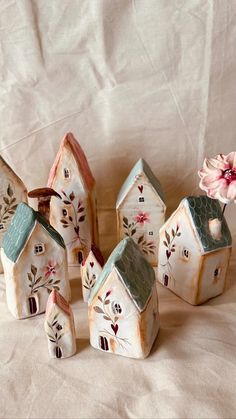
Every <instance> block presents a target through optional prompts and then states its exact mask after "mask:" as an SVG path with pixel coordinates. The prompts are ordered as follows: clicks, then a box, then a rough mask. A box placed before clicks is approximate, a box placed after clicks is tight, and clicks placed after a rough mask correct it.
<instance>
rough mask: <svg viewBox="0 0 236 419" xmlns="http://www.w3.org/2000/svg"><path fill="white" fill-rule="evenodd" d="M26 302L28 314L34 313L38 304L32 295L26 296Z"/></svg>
mask: <svg viewBox="0 0 236 419" xmlns="http://www.w3.org/2000/svg"><path fill="white" fill-rule="evenodd" d="M28 303H29V312H30V314H36V313H37V311H38V304H37V301H36V299H35V297H34V295H31V296H30V297H29V298H28Z"/></svg>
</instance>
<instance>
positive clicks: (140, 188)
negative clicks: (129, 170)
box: [138, 185, 143, 193]
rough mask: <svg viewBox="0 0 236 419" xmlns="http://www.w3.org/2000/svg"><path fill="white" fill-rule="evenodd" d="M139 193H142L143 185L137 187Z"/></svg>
mask: <svg viewBox="0 0 236 419" xmlns="http://www.w3.org/2000/svg"><path fill="white" fill-rule="evenodd" d="M138 188H139V191H140V193H143V185H140V186H138Z"/></svg>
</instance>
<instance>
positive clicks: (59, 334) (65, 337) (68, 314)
mask: <svg viewBox="0 0 236 419" xmlns="http://www.w3.org/2000/svg"><path fill="white" fill-rule="evenodd" d="M44 328H45V332H46V334H47V338H48V350H49V355H50V357H51V358H68V357H70V356H72V355H74V354H75V352H76V338H75V325H74V316H73V313H72V310H71V308H70V305H69V304H68V302H67V301H66V300H65V298H63V297H62V295H61V294H60V293H59V292H58V291H57V290H56V289H53V290H52V292H51V294H50V296H49V298H48V302H47V309H46V316H45V322H44Z"/></svg>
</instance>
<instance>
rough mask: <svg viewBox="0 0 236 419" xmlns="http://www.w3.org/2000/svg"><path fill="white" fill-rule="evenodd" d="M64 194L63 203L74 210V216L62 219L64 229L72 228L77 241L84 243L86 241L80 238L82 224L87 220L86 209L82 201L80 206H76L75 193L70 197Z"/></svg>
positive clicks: (63, 192)
mask: <svg viewBox="0 0 236 419" xmlns="http://www.w3.org/2000/svg"><path fill="white" fill-rule="evenodd" d="M62 194H63V195H64V199H63V203H64V204H65V205H66V206H68V207H71V208H72V215H69V217H67V216H64V217H62V218H61V220H60V222H61V224H62V227H63V228H68V227H69V226H72V227H73V229H74V232H75V233H76V237H77V239H79V240H80V241H81V243H83V242H84V240H83V239H82V238H81V236H80V224H81V223H83V222H84V220H85V218H86V214H85V207H84V206H83V203H82V202H81V201H80V200H79V202H78V205H76V204H75V194H74V192H73V191H72V192H71V193H70V194H69V195H67V194H66V192H65V191H62Z"/></svg>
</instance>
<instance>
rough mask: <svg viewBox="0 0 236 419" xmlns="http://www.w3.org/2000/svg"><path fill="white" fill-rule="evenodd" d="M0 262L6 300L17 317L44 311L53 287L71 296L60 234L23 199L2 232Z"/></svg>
mask: <svg viewBox="0 0 236 419" xmlns="http://www.w3.org/2000/svg"><path fill="white" fill-rule="evenodd" d="M2 262H3V268H4V274H5V280H6V295H7V304H8V307H9V310H10V311H11V313H12V314H13V316H14V317H16V318H17V319H23V318H26V317H31V316H34V315H36V314H39V313H42V312H44V311H45V309H46V304H47V299H48V294H49V292H51V291H52V289H53V288H55V289H57V290H60V293H61V294H62V295H63V296H64V297H65V298H66V299H67V300H68V299H69V298H70V285H69V281H68V268H67V258H66V249H65V244H64V241H63V238H62V237H61V236H60V234H59V233H58V232H57V231H56V230H54V228H53V227H52V226H51V225H50V224H48V222H47V221H46V220H45V218H44V217H42V215H41V214H39V213H38V212H36V211H34V210H33V209H32V208H31V207H29V206H28V205H26V204H24V203H21V204H19V205H18V207H17V210H16V213H15V215H14V217H13V219H12V221H11V224H10V226H9V228H8V230H7V232H6V234H5V235H4V238H3V246H2Z"/></svg>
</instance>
